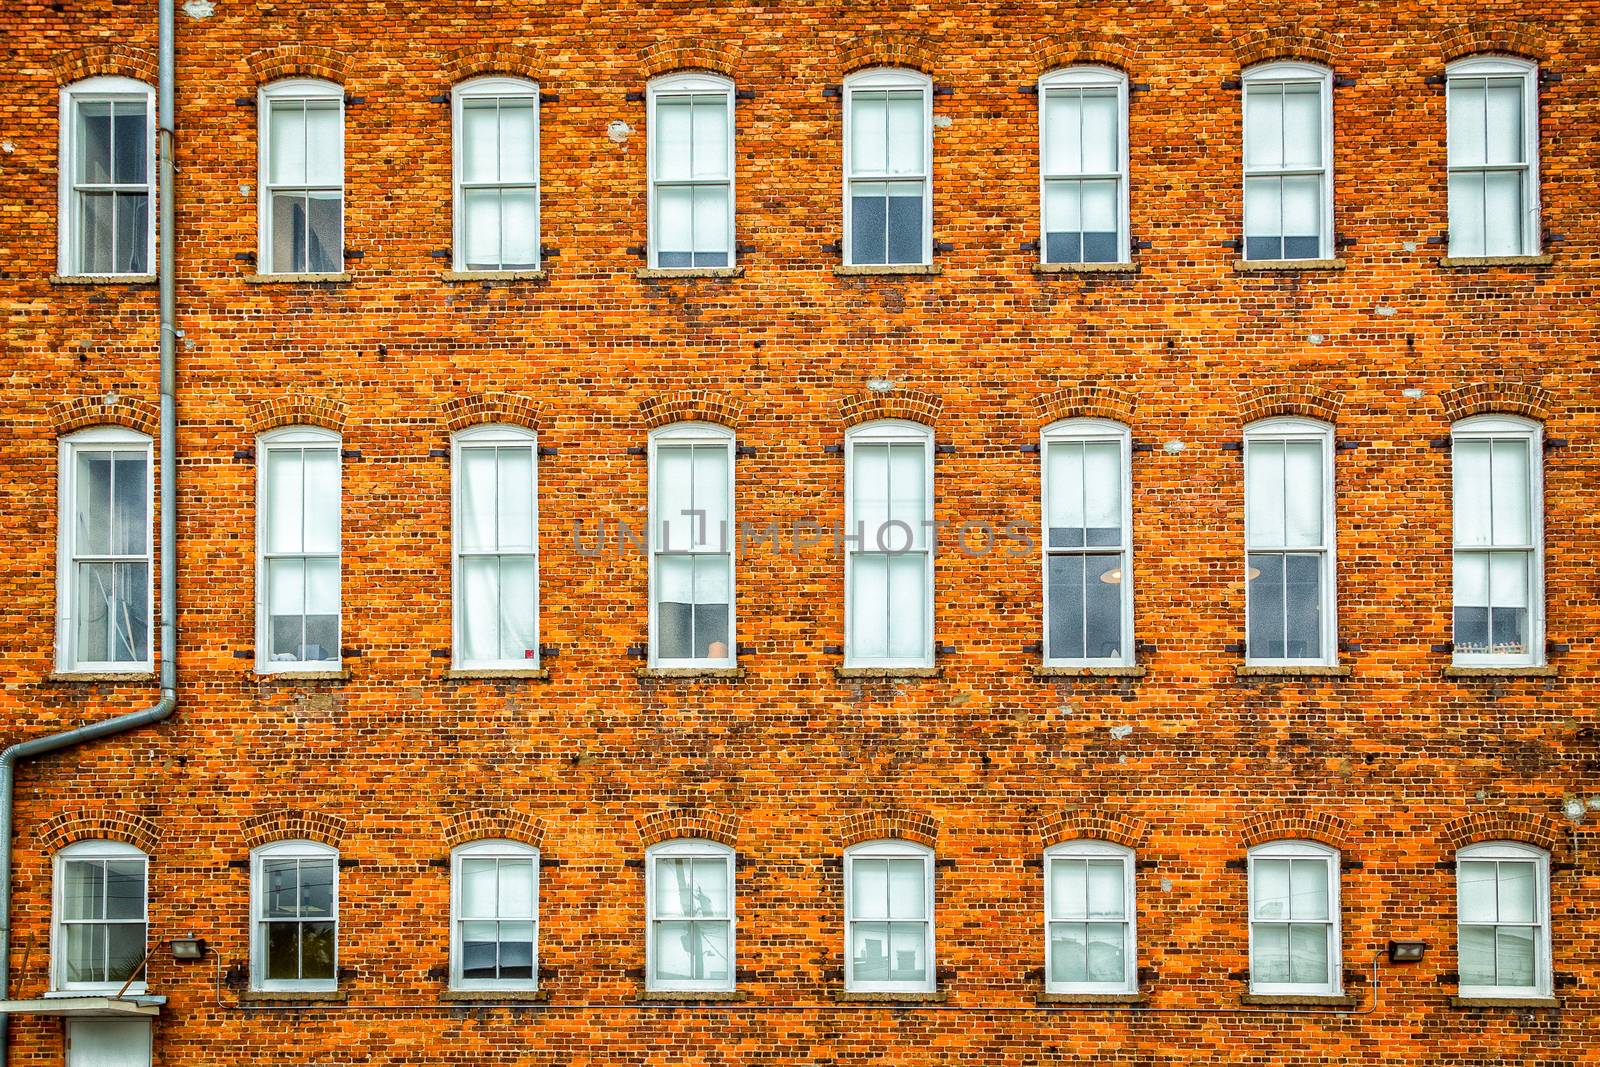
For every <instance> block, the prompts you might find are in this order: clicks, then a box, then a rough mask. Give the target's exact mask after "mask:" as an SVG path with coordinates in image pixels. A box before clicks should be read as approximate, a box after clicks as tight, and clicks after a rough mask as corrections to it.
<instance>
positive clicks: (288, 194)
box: [256, 78, 344, 274]
mask: <svg viewBox="0 0 1600 1067" xmlns="http://www.w3.org/2000/svg"><path fill="white" fill-rule="evenodd" d="M256 113H257V115H259V121H260V124H261V147H260V153H261V158H260V164H259V169H260V186H261V192H260V199H259V202H258V205H257V210H258V211H259V213H260V217H261V236H260V245H261V247H260V249H259V250H258V252H257V261H258V262H259V263H260V264H261V267H260V269H261V271H262V273H264V274H337V273H339V272H340V271H342V270H344V91H343V90H342V89H340V88H339V86H337V85H334V84H333V83H332V82H324V81H313V80H310V79H300V78H297V79H291V80H289V81H281V82H273V83H272V84H271V85H267V86H263V87H262V89H261V92H260V99H259V101H258V104H257V108H256Z"/></svg>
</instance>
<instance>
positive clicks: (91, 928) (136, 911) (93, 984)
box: [50, 841, 149, 994]
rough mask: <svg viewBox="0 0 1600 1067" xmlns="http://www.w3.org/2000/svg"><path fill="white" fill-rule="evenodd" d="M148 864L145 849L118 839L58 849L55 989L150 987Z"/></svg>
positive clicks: (134, 989)
mask: <svg viewBox="0 0 1600 1067" xmlns="http://www.w3.org/2000/svg"><path fill="white" fill-rule="evenodd" d="M148 869H149V859H148V858H147V857H146V856H145V854H144V853H143V852H141V851H139V849H137V848H135V847H133V846H132V845H125V844H122V843H120V842H116V841H78V842H76V843H74V844H71V845H68V846H67V847H66V848H64V849H62V850H61V851H60V852H58V853H56V877H55V883H56V893H55V911H54V914H55V924H54V926H55V929H54V938H53V945H54V952H53V954H52V958H53V960H54V966H52V967H51V971H50V973H51V988H52V989H53V990H56V991H58V992H67V991H72V992H79V993H87V992H94V991H100V992H105V991H111V992H115V991H117V990H120V989H121V988H122V987H123V986H124V985H127V986H128V992H130V993H135V994H138V993H143V992H144V991H145V976H144V973H143V972H142V971H141V970H140V966H141V965H142V964H143V963H144V958H145V952H146V951H147V940H146V938H147V928H148V915H147V908H148V901H149V892H148V889H147V887H146V882H147V876H148ZM130 979H134V981H133V982H132V983H131V984H129V980H130Z"/></svg>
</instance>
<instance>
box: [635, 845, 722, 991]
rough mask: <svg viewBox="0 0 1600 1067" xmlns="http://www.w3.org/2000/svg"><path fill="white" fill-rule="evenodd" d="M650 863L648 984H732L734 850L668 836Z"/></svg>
mask: <svg viewBox="0 0 1600 1067" xmlns="http://www.w3.org/2000/svg"><path fill="white" fill-rule="evenodd" d="M645 864H646V871H647V877H646V882H647V884H646V886H645V897H646V906H647V909H648V915H647V922H648V925H649V930H648V931H647V933H646V947H645V954H646V956H647V957H648V963H647V966H646V969H645V973H646V975H648V978H647V980H646V982H645V985H646V988H648V989H651V990H661V991H671V990H689V989H698V990H707V991H713V992H719V991H720V992H725V991H729V990H732V989H733V984H734V969H735V968H734V960H735V959H736V957H735V955H734V944H733V894H734V856H733V850H732V849H730V848H728V847H727V846H726V845H721V844H718V843H717V842H715V841H702V840H681V841H667V842H664V843H662V844H659V845H655V846H653V847H651V849H650V850H649V852H648V854H647V855H646V859H645Z"/></svg>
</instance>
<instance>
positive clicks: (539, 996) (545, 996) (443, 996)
mask: <svg viewBox="0 0 1600 1067" xmlns="http://www.w3.org/2000/svg"><path fill="white" fill-rule="evenodd" d="M439 999H440V1000H446V1001H450V1002H452V1003H462V1004H485V1003H486V1004H542V1003H544V1002H545V1001H547V1000H549V999H550V994H549V993H546V992H545V991H544V990H542V989H446V990H445V991H444V992H443V993H440V994H439Z"/></svg>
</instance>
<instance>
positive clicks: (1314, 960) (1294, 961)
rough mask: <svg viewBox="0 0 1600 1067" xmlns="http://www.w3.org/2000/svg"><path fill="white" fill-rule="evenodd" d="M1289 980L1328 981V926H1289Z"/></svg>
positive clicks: (1320, 983)
mask: <svg viewBox="0 0 1600 1067" xmlns="http://www.w3.org/2000/svg"><path fill="white" fill-rule="evenodd" d="M1289 974H1290V978H1289V980H1290V981H1291V982H1297V983H1316V984H1317V985H1325V984H1327V982H1328V928H1327V927H1326V926H1323V925H1320V924H1317V925H1309V924H1299V923H1297V924H1295V925H1294V926H1291V927H1289Z"/></svg>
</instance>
